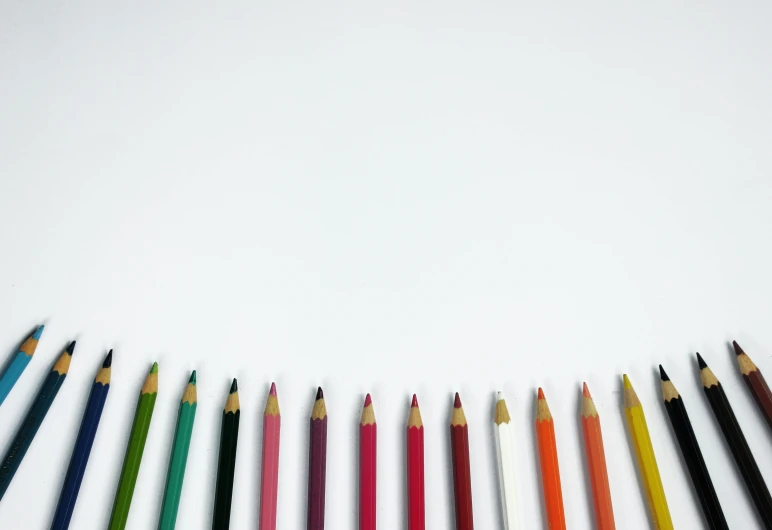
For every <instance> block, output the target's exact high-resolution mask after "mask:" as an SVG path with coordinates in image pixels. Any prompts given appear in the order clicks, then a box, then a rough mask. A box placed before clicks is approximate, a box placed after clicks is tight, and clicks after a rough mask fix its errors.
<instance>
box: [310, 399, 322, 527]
mask: <svg viewBox="0 0 772 530" xmlns="http://www.w3.org/2000/svg"><path fill="white" fill-rule="evenodd" d="M326 481H327V408H326V407H325V406H324V393H323V392H322V387H319V390H317V391H316V402H315V403H314V410H313V411H312V412H311V440H310V442H309V444H308V526H307V528H308V530H324V489H325V482H326Z"/></svg>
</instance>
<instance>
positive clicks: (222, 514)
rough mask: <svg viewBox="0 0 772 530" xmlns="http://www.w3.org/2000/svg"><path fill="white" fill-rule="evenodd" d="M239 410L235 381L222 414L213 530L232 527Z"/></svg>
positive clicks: (225, 529) (237, 390)
mask: <svg viewBox="0 0 772 530" xmlns="http://www.w3.org/2000/svg"><path fill="white" fill-rule="evenodd" d="M239 409H240V407H239V387H238V385H237V384H236V380H235V379H234V380H233V384H231V391H230V393H229V394H228V399H227V400H226V401H225V408H224V410H223V413H222V431H221V434H220V458H219V460H218V463H217V488H216V489H215V494H214V516H213V517H212V530H228V527H229V526H230V518H231V498H232V496H233V474H234V472H235V471H236V442H238V439H239V415H240V414H241V411H240V410H239Z"/></svg>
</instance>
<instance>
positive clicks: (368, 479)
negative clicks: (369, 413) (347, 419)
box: [359, 423, 378, 530]
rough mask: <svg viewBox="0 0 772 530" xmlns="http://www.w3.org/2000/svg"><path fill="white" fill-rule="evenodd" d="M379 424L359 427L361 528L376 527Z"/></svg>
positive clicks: (373, 529)
mask: <svg viewBox="0 0 772 530" xmlns="http://www.w3.org/2000/svg"><path fill="white" fill-rule="evenodd" d="M377 443H378V426H377V425H376V424H374V423H373V424H370V425H360V427H359V528H360V530H375V528H376V516H377V510H376V470H377Z"/></svg>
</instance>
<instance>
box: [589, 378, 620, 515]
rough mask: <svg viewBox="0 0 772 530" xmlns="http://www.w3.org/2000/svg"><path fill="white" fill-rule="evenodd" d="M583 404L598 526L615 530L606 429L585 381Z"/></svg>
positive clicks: (594, 507)
mask: <svg viewBox="0 0 772 530" xmlns="http://www.w3.org/2000/svg"><path fill="white" fill-rule="evenodd" d="M582 399H583V403H582V414H581V416H582V433H583V435H584V448H585V456H586V457H587V470H588V474H589V477H590V485H591V489H592V500H593V511H594V513H595V527H596V528H597V529H598V530H615V528H616V523H615V521H614V508H613V504H612V502H611V487H610V486H609V481H608V468H607V467H606V450H605V447H604V445H603V431H602V429H601V423H600V416H599V415H598V411H597V409H596V408H595V403H594V401H593V400H592V396H590V391H589V389H588V388H587V384H586V383H585V384H584V389H583V398H582Z"/></svg>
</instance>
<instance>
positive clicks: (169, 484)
mask: <svg viewBox="0 0 772 530" xmlns="http://www.w3.org/2000/svg"><path fill="white" fill-rule="evenodd" d="M197 401H198V399H197V396H196V371H195V370H193V373H192V374H190V381H188V385H187V386H186V387H185V392H184V393H183V394H182V402H181V403H180V412H179V414H178V415H177V430H176V432H175V433H174V444H173V445H172V455H171V457H170V458H169V474H168V475H167V476H166V491H165V492H164V502H163V505H161V517H160V518H159V519H158V530H174V525H175V524H176V523H177V510H178V509H179V507H180V497H182V480H183V479H184V478H185V464H186V463H187V462H188V449H190V437H191V435H192V434H193V420H195V419H196V404H197Z"/></svg>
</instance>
